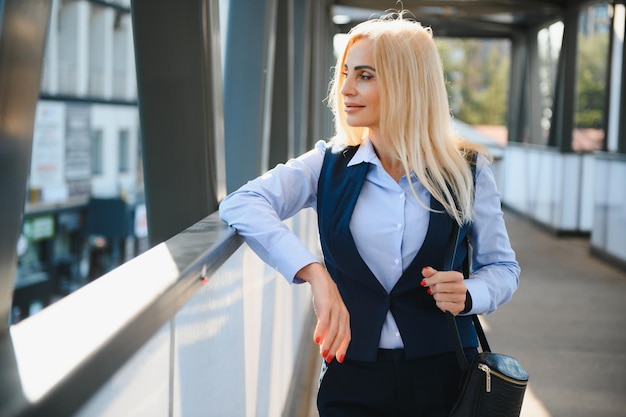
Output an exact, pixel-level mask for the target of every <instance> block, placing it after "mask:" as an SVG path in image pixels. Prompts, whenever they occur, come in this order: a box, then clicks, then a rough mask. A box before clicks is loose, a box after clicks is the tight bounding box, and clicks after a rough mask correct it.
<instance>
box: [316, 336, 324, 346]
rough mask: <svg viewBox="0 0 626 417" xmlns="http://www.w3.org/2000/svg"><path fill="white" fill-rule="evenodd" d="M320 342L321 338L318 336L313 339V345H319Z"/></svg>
mask: <svg viewBox="0 0 626 417" xmlns="http://www.w3.org/2000/svg"><path fill="white" fill-rule="evenodd" d="M321 341H322V338H321V337H319V336H318V337H316V338H315V344H317V345H319V344H320V342H321Z"/></svg>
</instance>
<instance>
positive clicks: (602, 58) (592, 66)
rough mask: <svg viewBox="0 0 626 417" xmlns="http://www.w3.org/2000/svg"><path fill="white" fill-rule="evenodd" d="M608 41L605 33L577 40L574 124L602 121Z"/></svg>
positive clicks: (595, 125)
mask: <svg viewBox="0 0 626 417" xmlns="http://www.w3.org/2000/svg"><path fill="white" fill-rule="evenodd" d="M608 43H609V39H608V36H607V35H606V34H596V35H593V36H589V37H582V36H581V37H580V38H579V40H578V51H579V52H578V53H579V56H578V77H577V81H576V90H577V100H578V101H577V105H576V114H575V123H576V126H577V127H593V128H602V126H603V124H604V107H605V97H606V93H605V92H606V71H607V68H606V65H607V54H608Z"/></svg>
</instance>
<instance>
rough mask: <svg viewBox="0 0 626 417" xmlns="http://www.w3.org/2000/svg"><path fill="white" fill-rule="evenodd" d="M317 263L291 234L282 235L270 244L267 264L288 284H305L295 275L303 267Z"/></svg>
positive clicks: (309, 252)
mask: <svg viewBox="0 0 626 417" xmlns="http://www.w3.org/2000/svg"><path fill="white" fill-rule="evenodd" d="M314 262H319V259H317V258H316V257H315V256H313V254H312V253H311V251H309V250H308V249H307V248H306V247H305V246H304V245H303V244H302V242H301V241H300V239H298V237H297V236H296V235H294V234H293V233H287V234H284V235H282V236H281V237H280V239H278V240H277V241H275V242H274V243H273V244H272V249H271V251H270V254H269V262H268V263H269V264H270V265H271V266H272V267H273V268H274V269H275V270H276V271H278V272H280V273H281V274H282V275H283V276H284V277H285V278H286V279H287V281H288V282H289V283H290V284H301V283H303V282H305V281H304V280H302V279H301V278H298V277H297V276H296V273H297V272H298V271H299V270H301V269H302V268H304V267H305V266H307V265H309V264H312V263H314Z"/></svg>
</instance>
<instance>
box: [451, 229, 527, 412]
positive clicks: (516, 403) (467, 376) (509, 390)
mask: <svg viewBox="0 0 626 417" xmlns="http://www.w3.org/2000/svg"><path fill="white" fill-rule="evenodd" d="M459 235H460V230H459V231H458V232H457V235H456V240H455V244H454V246H452V248H454V251H453V254H452V256H451V257H448V260H449V262H450V265H453V264H454V256H455V253H456V247H457V243H458V239H459ZM467 256H468V257H469V251H468V255H467ZM448 269H449V268H448ZM464 270H465V271H464V272H465V274H464V275H465V276H468V275H469V264H468V263H465V264H464ZM446 318H447V320H448V325H449V326H450V332H451V334H452V339H453V341H454V348H455V351H456V357H457V361H458V362H459V366H460V367H461V370H462V371H463V376H462V378H461V380H460V385H459V393H458V397H457V400H456V402H455V404H454V405H453V407H452V409H451V411H450V414H449V416H450V417H519V415H520V412H521V409H522V402H523V400H524V394H525V392H526V386H527V385H528V372H526V370H525V369H524V367H523V366H522V365H521V364H520V363H519V361H518V360H517V359H515V358H514V357H512V356H507V355H503V354H499V353H493V352H491V348H490V346H489V343H488V342H487V337H486V336H485V332H484V330H483V328H482V326H481V324H480V320H479V319H478V316H476V315H473V316H472V321H473V323H474V327H475V328H476V334H477V335H478V340H479V341H480V347H481V352H480V353H479V354H478V355H477V356H476V357H474V359H473V360H472V362H471V363H468V361H467V358H466V357H465V354H464V353H463V345H462V342H461V337H460V335H459V330H458V327H457V325H456V319H455V317H454V315H453V314H452V313H450V312H449V311H448V312H446Z"/></svg>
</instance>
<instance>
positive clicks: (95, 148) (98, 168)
mask: <svg viewBox="0 0 626 417" xmlns="http://www.w3.org/2000/svg"><path fill="white" fill-rule="evenodd" d="M91 173H92V174H93V175H100V174H102V130H100V129H99V130H92V131H91Z"/></svg>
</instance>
